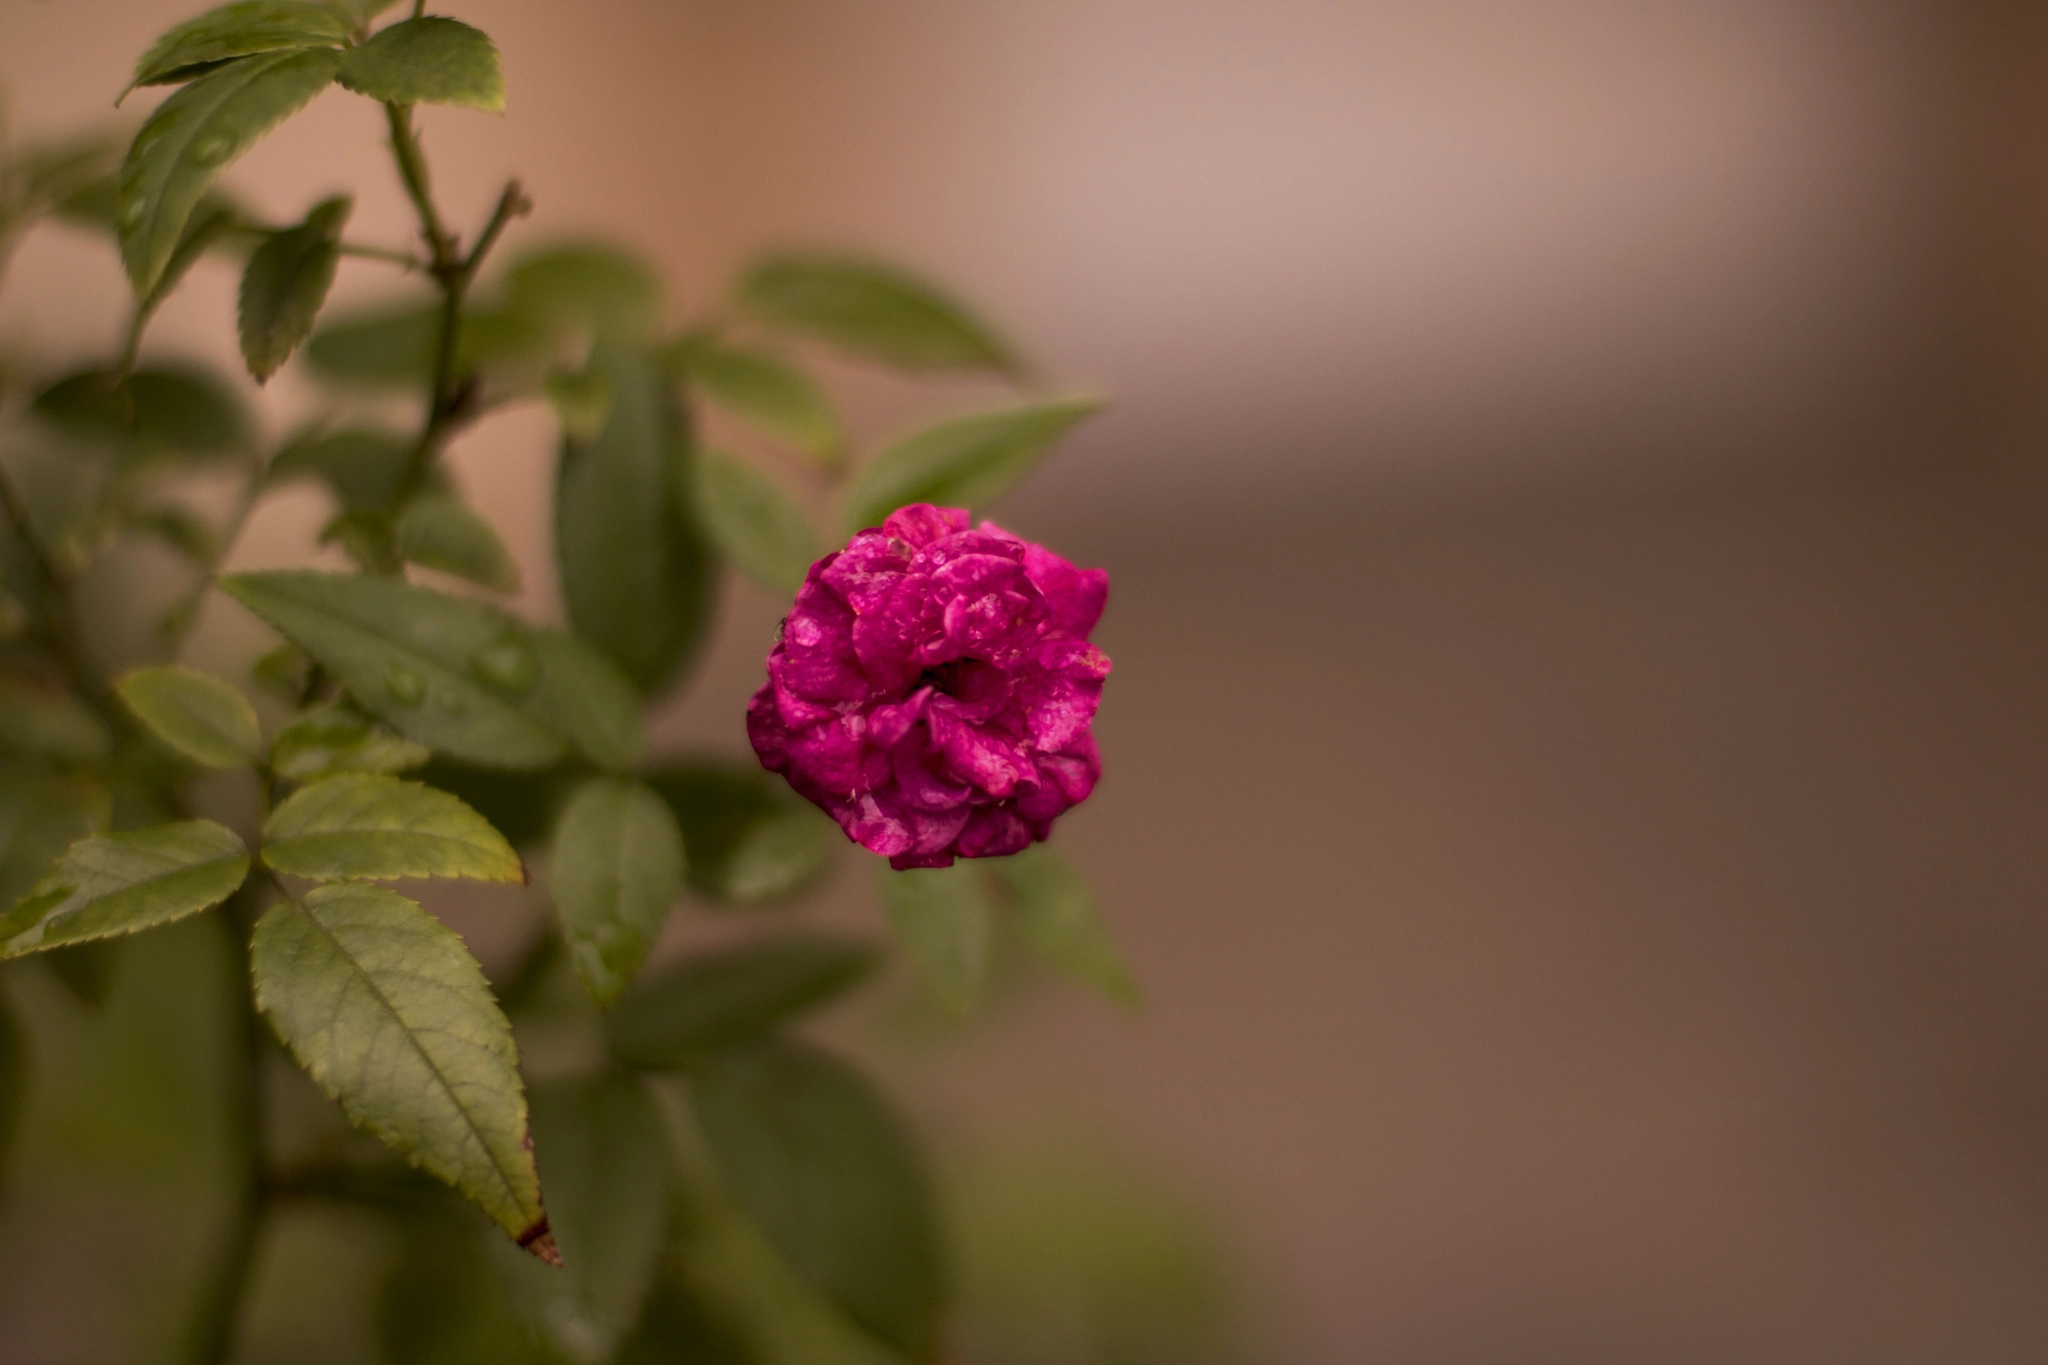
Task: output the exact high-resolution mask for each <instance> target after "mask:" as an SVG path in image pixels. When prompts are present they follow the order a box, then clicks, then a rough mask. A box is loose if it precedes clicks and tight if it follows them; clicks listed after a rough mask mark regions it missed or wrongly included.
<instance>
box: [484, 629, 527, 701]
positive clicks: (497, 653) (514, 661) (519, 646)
mask: <svg viewBox="0 0 2048 1365" xmlns="http://www.w3.org/2000/svg"><path fill="white" fill-rule="evenodd" d="M469 668H470V671H471V672H472V673H475V674H476V676H477V678H478V679H479V680H480V681H481V682H483V683H485V684H486V685H488V686H490V687H494V688H496V689H497V690H498V691H500V692H505V693H508V694H510V695H512V696H515V697H517V696H524V695H526V694H527V693H528V692H531V691H532V690H533V685H534V684H535V683H536V682H538V681H540V660H539V659H537V658H536V657H534V653H533V646H532V645H529V644H528V643H526V641H525V640H522V639H521V638H519V636H517V635H504V636H501V637H499V638H498V639H497V640H494V641H492V642H491V643H490V644H487V645H485V646H484V647H483V648H482V649H479V650H478V651H477V652H476V653H474V654H472V655H470V656H469Z"/></svg>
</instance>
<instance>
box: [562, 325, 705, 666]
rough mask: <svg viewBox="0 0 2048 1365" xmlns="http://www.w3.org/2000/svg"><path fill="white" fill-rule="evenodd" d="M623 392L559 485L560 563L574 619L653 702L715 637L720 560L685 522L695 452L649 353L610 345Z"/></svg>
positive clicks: (612, 372)
mask: <svg viewBox="0 0 2048 1365" xmlns="http://www.w3.org/2000/svg"><path fill="white" fill-rule="evenodd" d="M590 368H591V370H592V371H593V372H594V373H597V374H599V375H602V376H603V378H604V380H605V382H606V383H607V384H608V385H609V386H610V388H611V390H612V394H613V399H612V407H611V414H610V416H609V418H608V420H607V421H606V422H605V425H604V430H603V431H602V432H600V433H599V435H598V437H597V439H596V440H595V441H593V442H592V443H591V444H590V445H589V446H587V447H582V448H579V447H577V446H576V445H575V444H574V443H566V444H565V445H564V447H563V450H562V455H561V461H560V463H559V465H558V466H557V473H556V479H555V557H556V561H557V564H558V566H559V567H560V569H561V576H562V598H563V603H564V605H565V606H566V607H567V608H568V612H569V621H570V624H571V625H572V626H573V627H574V628H575V631H576V633H577V634H578V635H580V636H582V637H583V638H584V639H586V640H588V641H590V642H591V643H592V644H594V645H596V646H597V647H598V648H599V649H600V650H602V651H604V653H605V654H607V655H609V656H610V657H611V659H612V661H613V662H614V663H616V664H618V665H619V667H620V668H621V669H623V670H624V671H625V673H626V676H628V677H629V678H631V679H632V680H633V681H634V682H635V683H637V684H638V685H639V687H640V688H641V690H642V691H643V692H645V693H648V694H650V695H652V694H655V693H658V692H660V691H661V690H662V689H663V688H664V687H665V686H666V685H667V684H668V683H669V681H670V680H671V679H673V678H674V677H675V676H676V674H677V673H678V672H679V671H680V670H681V669H682V668H683V667H684V665H685V664H686V663H687V662H688V661H689V660H690V658H691V657H692V656H693V655H694V654H695V653H696V650H697V648H698V646H699V645H700V644H701V643H702V642H703V638H704V634H705V630H706V627H707V626H708V625H709V621H710V615H711V600H712V588H713V587H714V586H715V582H716V573H717V565H716V562H715V560H714V559H713V557H712V555H711V553H710V550H709V547H708V546H707V544H706V543H705V540H704V537H703V534H702V532H701V531H700V530H699V529H698V528H697V526H696V524H695V523H694V522H693V521H692V520H690V519H689V518H688V517H687V516H686V515H685V504H684V502H683V493H684V491H685V489H686V488H687V487H688V485H687V484H686V483H685V480H686V479H688V478H689V464H690V450H689V445H688V442H687V438H686V436H685V434H684V431H683V427H682V421H681V417H680V415H679V414H678V413H677V411H676V408H675V403H674V400H673V397H672V395H671V394H670V393H669V392H668V390H667V388H666V386H665V385H663V384H662V382H661V380H660V376H659V375H658V374H657V373H656V371H655V369H654V367H653V366H652V365H651V364H649V363H648V361H647V359H646V357H644V356H642V355H640V354H638V353H636V352H633V351H629V350H626V349H624V348H621V347H617V346H611V345H602V344H601V345H599V346H597V347H595V348H594V349H593V351H592V354H591V363H590Z"/></svg>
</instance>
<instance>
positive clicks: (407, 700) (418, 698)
mask: <svg viewBox="0 0 2048 1365" xmlns="http://www.w3.org/2000/svg"><path fill="white" fill-rule="evenodd" d="M384 690H385V691H386V692H388V693H390V694H391V700H393V701H395V702H397V703H398V704H399V705H400V706H418V705H419V704H420V703H421V702H422V701H424V700H425V699H426V696H427V680H426V679H425V678H422V677H421V676H420V675H419V674H418V673H416V672H414V671H413V670H412V669H410V668H407V667H406V666H405V665H404V664H393V665H391V667H389V668H387V669H386V670H384Z"/></svg>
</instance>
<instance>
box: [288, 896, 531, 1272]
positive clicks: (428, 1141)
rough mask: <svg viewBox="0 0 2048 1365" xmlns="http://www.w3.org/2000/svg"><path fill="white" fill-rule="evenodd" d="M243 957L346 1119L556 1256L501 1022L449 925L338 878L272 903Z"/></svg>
mask: <svg viewBox="0 0 2048 1365" xmlns="http://www.w3.org/2000/svg"><path fill="white" fill-rule="evenodd" d="M250 955H251V958H252V968H253V972H254V975H255V981H256V1004H257V1007H258V1008H260V1009H261V1010H262V1011H263V1012H264V1014H266V1015H268V1016H269V1018H270V1022H271V1024H272V1025H273V1026H274V1027H275V1028H276V1029H277V1035H278V1037H279V1038H281V1039H282V1040H283V1041H284V1044H285V1046H286V1047H288V1048H290V1049H291V1052H292V1055H293V1056H294V1057H296V1058H297V1059H298V1061H299V1065H301V1066H303V1067H305V1069H306V1070H307V1071H308V1072H309V1073H310V1074H311V1075H312V1077H313V1079H314V1080H315V1081H317V1082H319V1084H320V1088H321V1089H322V1090H324V1091H326V1092H327V1093H328V1095H330V1096H332V1097H333V1098H334V1099H336V1100H338V1101H340V1102H341V1107H342V1109H343V1110H344V1111H346V1112H347V1114H348V1116H349V1118H350V1119H351V1120H353V1121H354V1122H355V1123H356V1124H357V1125H359V1126H361V1127H363V1128H366V1129H368V1130H369V1131H370V1132H371V1133H374V1134H375V1135H376V1136H377V1137H379V1138H380V1139H382V1140H383V1141H384V1142H385V1143H387V1144H388V1145H389V1146H391V1147H392V1148H394V1149H395V1150H397V1151H398V1152H400V1153H401V1154H403V1155H404V1156H405V1157H406V1159H407V1160H409V1161H411V1162H412V1163H413V1164H414V1165H416V1166H419V1167H420V1168H421V1169H423V1170H425V1171H427V1172H428V1173H430V1174H432V1175H435V1176H438V1177H439V1178H440V1179H442V1180H445V1181H446V1182H448V1183H449V1184H450V1185H452V1186H454V1187H455V1188H456V1189H458V1190H460V1191H461V1192H462V1193H463V1194H465V1195H467V1196H468V1197H469V1198H470V1199H472V1200H474V1201H475V1202H476V1203H477V1205H478V1206H479V1207H481V1208H482V1209H483V1211H484V1212H485V1213H487V1214H489V1215H490V1216H491V1219H492V1220H493V1221H494V1222H496V1223H497V1224H498V1226H499V1227H501V1228H503V1229H504V1230H505V1231H506V1232H507V1233H508V1234H510V1235H511V1236H512V1238H513V1239H514V1240H515V1241H517V1242H518V1243H519V1244H520V1245H521V1246H523V1247H526V1248H528V1249H529V1250H531V1251H533V1252H534V1253H535V1254H536V1255H539V1256H540V1257H542V1259H544V1260H551V1261H552V1260H555V1259H556V1253H555V1250H554V1240H553V1238H552V1237H551V1236H550V1235H549V1232H548V1221H547V1216H546V1215H545V1214H544V1213H543V1212H542V1210H541V1195H540V1177H539V1175H538V1174H537V1173H536V1171H535V1170H534V1164H533V1153H532V1151H531V1150H530V1149H529V1146H528V1141H527V1130H526V1091H525V1087H524V1086H523V1085H522V1084H521V1082H520V1078H519V1062H518V1052H517V1050H516V1049H515V1048H514V1046H513V1043H512V1028H511V1025H510V1024H508V1023H506V1021H505V1016H504V1014H503V1012H501V1011H500V1010H499V1009H498V1005H497V1002H496V1001H495V1000H493V999H492V998H491V990H490V987H489V985H487V984H486V983H485V981H484V974H483V969H482V968H480V967H479V966H477V963H476V959H475V958H473V957H471V956H470V955H469V950H468V949H467V948H465V947H463V945H462V940H461V939H460V938H458V937H457V936H456V935H455V933H454V932H453V931H452V930H450V929H448V928H446V927H445V926H443V925H442V924H440V923H439V922H438V921H436V920H435V919H434V918H433V916H431V915H429V914H427V913H426V912H425V911H424V910H422V909H420V908H419V906H417V905H415V904H414V903H413V902H411V901H409V900H407V899H406V898H405V897H403V896H400V895H398V894H396V893H394V892H391V891H386V890H384V889H383V888H382V887H375V886H365V885H362V884H360V883H347V884H344V885H340V886H323V887H320V888H319V889H317V890H315V891H313V892H312V893H311V894H309V895H308V896H307V897H306V898H305V900H304V901H303V902H299V903H294V902H291V901H284V902H281V903H279V904H278V905H275V906H273V907H272V908H271V909H270V911H269V912H268V913H267V914H265V915H264V916H263V919H262V922H261V923H259V924H258V925H257V926H256V933H255V937H254V938H253V939H252V940H251V943H250Z"/></svg>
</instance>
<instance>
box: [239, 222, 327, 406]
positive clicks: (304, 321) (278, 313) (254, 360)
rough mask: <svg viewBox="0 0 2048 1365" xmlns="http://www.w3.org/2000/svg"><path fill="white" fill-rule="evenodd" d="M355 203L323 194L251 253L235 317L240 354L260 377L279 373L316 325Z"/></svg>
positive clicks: (255, 374)
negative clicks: (299, 218)
mask: <svg viewBox="0 0 2048 1365" xmlns="http://www.w3.org/2000/svg"><path fill="white" fill-rule="evenodd" d="M352 207H353V201H352V200H350V199H348V198H347V197H346V196H343V197H338V198H334V199H328V200H323V201H322V202H321V203H319V204H316V205H314V207H313V209H312V211H311V212H309V213H307V215H306V221H305V222H303V223H301V224H299V225H298V226H297V227H293V228H286V229H284V230H283V231H281V232H273V233H271V234H270V236H269V237H267V238H265V239H264V242H263V245H261V246H259V247H257V248H256V251H255V254H254V255H252V256H250V257H249V264H248V266H247V268H246V269H244V270H243V272H242V293H241V300H240V308H239V311H238V313H237V318H238V320H239V323H240V328H241V338H242V359H243V360H245V361H246V362H248V365H249V373H250V374H252V375H254V376H255V377H256V382H257V383H259V384H260V383H262V382H263V381H264V380H266V379H268V378H270V376H271V375H273V374H276V373H277V367H278V366H280V365H282V364H284V362H285V360H286V359H287V358H288V357H289V356H290V355H291V353H292V352H293V351H295V350H297V349H298V346H299V343H300V342H302V341H304V340H305V339H306V334H307V333H309V332H311V331H312V330H313V319H314V318H316V317H318V316H319V314H320V306H321V305H322V304H324V303H325V302H327V291H328V290H329V289H330V288H332V287H333V285H334V268H335V266H336V264H337V263H339V261H340V260H341V227H342V224H343V223H346V222H347V221H348V215H349V210H350V208H352Z"/></svg>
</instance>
